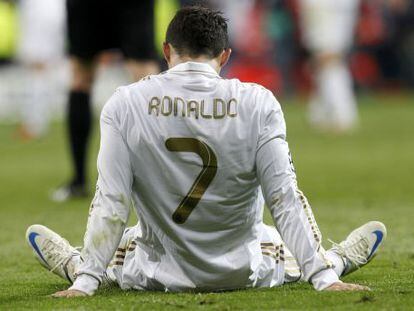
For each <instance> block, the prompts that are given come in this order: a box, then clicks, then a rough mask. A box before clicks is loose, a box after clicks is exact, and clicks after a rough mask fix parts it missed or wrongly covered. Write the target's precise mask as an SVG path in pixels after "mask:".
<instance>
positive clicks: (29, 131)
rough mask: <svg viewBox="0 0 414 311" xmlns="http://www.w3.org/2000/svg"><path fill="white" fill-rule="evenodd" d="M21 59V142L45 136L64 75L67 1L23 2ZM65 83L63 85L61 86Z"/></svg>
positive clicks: (32, 0)
mask: <svg viewBox="0 0 414 311" xmlns="http://www.w3.org/2000/svg"><path fill="white" fill-rule="evenodd" d="M19 4H20V5H19V19H20V23H19V24H20V38H19V46H18V59H19V60H20V61H21V63H22V65H23V81H21V83H22V86H23V87H22V92H24V96H22V97H21V98H22V100H23V103H22V106H21V119H22V123H21V125H20V127H19V130H18V135H19V136H20V138H21V139H24V140H30V139H33V138H38V137H40V136H42V135H44V134H45V132H46V130H47V126H48V123H49V118H50V113H51V104H52V103H51V99H52V98H53V97H56V96H54V93H55V90H56V88H57V87H58V85H57V84H58V83H59V81H61V80H62V79H56V78H58V77H61V78H62V74H63V75H64V72H63V71H62V69H63V68H64V48H65V0H42V1H39V0H21V1H20V2H19ZM62 84H63V83H62Z"/></svg>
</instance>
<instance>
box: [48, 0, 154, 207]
mask: <svg viewBox="0 0 414 311" xmlns="http://www.w3.org/2000/svg"><path fill="white" fill-rule="evenodd" d="M67 19H68V33H69V47H70V49H69V52H70V56H71V68H72V81H71V85H70V91H69V103H68V111H67V122H68V127H69V142H70V151H71V156H72V162H73V169H74V176H73V178H72V180H71V181H70V182H69V183H67V184H65V185H64V186H62V187H60V188H58V189H57V190H56V191H55V192H54V193H53V195H52V199H53V200H55V201H60V202H61V201H65V200H68V199H70V198H73V197H83V196H86V195H87V187H86V171H87V169H86V155H87V149H88V139H89V134H90V130H91V123H92V114H91V102H90V93H91V88H92V86H93V82H94V72H95V68H96V66H95V65H96V63H95V60H96V57H97V56H98V55H99V53H100V52H102V51H105V50H109V49H120V50H121V52H122V54H123V56H124V57H125V64H126V67H127V70H128V72H129V73H130V76H131V80H133V81H136V80H139V79H141V78H142V77H144V76H146V75H149V74H154V73H157V72H158V71H159V65H158V62H157V61H156V59H157V55H156V51H155V48H154V1H153V0H146V1H134V0H127V1H123V2H122V5H121V4H120V3H118V2H117V1H114V0H101V1H99V0H90V1H84V0H67Z"/></svg>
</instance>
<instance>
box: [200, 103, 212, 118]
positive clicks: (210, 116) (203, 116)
mask: <svg viewBox="0 0 414 311" xmlns="http://www.w3.org/2000/svg"><path fill="white" fill-rule="evenodd" d="M200 115H201V117H202V118H204V119H211V118H212V117H213V116H212V115H210V114H205V113H204V99H202V100H201V109H200Z"/></svg>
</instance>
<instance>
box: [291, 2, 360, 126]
mask: <svg viewBox="0 0 414 311" xmlns="http://www.w3.org/2000/svg"><path fill="white" fill-rule="evenodd" d="M299 8H300V14H299V15H300V24H301V29H302V39H303V44H304V46H305V47H306V48H307V49H308V50H309V52H310V53H311V55H312V65H313V70H314V85H315V86H314V92H313V95H312V98H311V100H310V103H309V121H310V123H311V125H312V126H314V127H316V128H318V129H321V130H325V131H331V132H346V131H349V130H351V129H352V128H354V126H355V125H356V123H357V117H358V112H357V103H356V98H355V94H354V90H353V81H352V76H351V73H350V71H349V68H348V64H347V54H348V52H349V51H350V49H351V47H352V43H353V35H354V27H355V23H356V19H357V15H358V8H359V0H336V1H332V0H299Z"/></svg>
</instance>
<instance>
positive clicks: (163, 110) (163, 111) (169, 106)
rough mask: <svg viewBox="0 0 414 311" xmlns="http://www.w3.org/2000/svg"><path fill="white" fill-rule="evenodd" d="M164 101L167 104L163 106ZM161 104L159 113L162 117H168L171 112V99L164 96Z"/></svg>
mask: <svg viewBox="0 0 414 311" xmlns="http://www.w3.org/2000/svg"><path fill="white" fill-rule="evenodd" d="M166 101H167V102H168V103H167V105H166V104H165V102H166ZM161 103H162V104H161V113H162V115H163V116H166V117H168V116H169V115H170V114H171V112H172V99H171V97H169V96H164V97H163V98H162V101H161ZM166 107H168V108H167V109H166Z"/></svg>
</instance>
